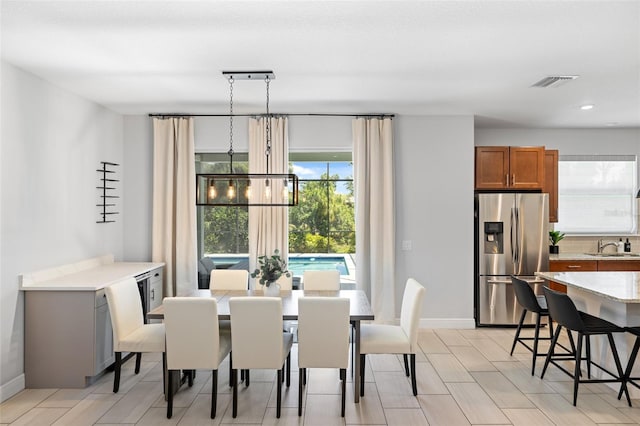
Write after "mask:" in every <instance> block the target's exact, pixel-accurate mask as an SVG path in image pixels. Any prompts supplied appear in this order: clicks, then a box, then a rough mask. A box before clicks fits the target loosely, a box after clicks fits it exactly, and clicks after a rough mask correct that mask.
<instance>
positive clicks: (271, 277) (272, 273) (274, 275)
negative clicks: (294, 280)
mask: <svg viewBox="0 0 640 426" xmlns="http://www.w3.org/2000/svg"><path fill="white" fill-rule="evenodd" d="M282 275H285V276H287V277H290V276H291V273H290V272H289V271H288V270H287V262H285V260H284V259H283V258H282V257H281V256H280V251H279V250H277V249H276V250H275V251H274V252H273V254H272V255H271V256H267V255H264V256H258V268H257V269H256V270H255V271H253V272H252V273H251V278H259V280H258V282H259V283H260V284H261V285H263V286H264V293H265V295H266V296H277V295H278V294H280V286H279V285H278V284H277V283H276V281H277V280H278V278H280V277H281V276H282Z"/></svg>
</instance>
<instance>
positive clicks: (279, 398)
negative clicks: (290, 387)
mask: <svg viewBox="0 0 640 426" xmlns="http://www.w3.org/2000/svg"><path fill="white" fill-rule="evenodd" d="M282 370H283V369H279V370H278V380H277V382H276V391H277V393H276V395H277V398H276V418H277V419H279V418H280V404H281V403H282Z"/></svg>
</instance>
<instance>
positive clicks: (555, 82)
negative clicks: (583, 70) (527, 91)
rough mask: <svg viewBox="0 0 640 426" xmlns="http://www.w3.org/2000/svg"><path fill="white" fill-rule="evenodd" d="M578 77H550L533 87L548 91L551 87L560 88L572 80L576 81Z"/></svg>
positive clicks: (534, 84)
mask: <svg viewBox="0 0 640 426" xmlns="http://www.w3.org/2000/svg"><path fill="white" fill-rule="evenodd" d="M578 77H579V76H577V75H550V76H548V77H545V78H543V79H542V80H540V81H538V82H536V83H533V84H532V85H531V87H541V88H543V89H546V88H549V87H560V86H562V85H563V84H565V83H567V82H569V81H571V80H575V79H576V78H578Z"/></svg>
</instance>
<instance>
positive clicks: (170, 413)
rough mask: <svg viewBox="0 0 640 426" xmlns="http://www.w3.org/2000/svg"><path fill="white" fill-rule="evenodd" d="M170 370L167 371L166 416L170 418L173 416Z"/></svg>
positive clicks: (171, 375)
mask: <svg viewBox="0 0 640 426" xmlns="http://www.w3.org/2000/svg"><path fill="white" fill-rule="evenodd" d="M171 373H172V371H171V370H170V371H168V374H167V376H168V377H167V384H168V385H169V389H168V390H167V418H168V419H170V418H171V416H173V374H171Z"/></svg>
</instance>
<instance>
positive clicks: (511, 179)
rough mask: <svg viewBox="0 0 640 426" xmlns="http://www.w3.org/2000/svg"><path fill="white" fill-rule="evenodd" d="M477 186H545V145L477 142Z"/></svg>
mask: <svg viewBox="0 0 640 426" xmlns="http://www.w3.org/2000/svg"><path fill="white" fill-rule="evenodd" d="M475 149H476V161H475V163H476V176H475V188H476V189H515V190H517V189H542V188H543V187H544V182H545V181H544V176H545V175H544V163H545V154H544V147H543V146H511V147H509V146H477V147H476V148H475Z"/></svg>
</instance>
